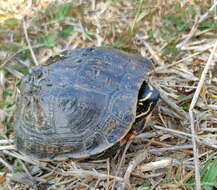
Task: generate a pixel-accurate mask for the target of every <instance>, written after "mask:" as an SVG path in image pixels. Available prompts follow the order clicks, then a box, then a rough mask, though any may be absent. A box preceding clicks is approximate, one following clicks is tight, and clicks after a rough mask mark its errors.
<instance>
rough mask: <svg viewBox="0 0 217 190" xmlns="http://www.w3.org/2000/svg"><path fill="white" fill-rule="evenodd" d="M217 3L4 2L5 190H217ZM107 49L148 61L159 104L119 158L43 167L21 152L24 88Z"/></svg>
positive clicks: (0, 122) (1, 126)
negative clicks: (49, 67) (40, 69)
mask: <svg viewBox="0 0 217 190" xmlns="http://www.w3.org/2000/svg"><path fill="white" fill-rule="evenodd" d="M216 4H217V1H215V0H213V1H209V0H204V1H196V0H191V1H190V0H189V1H187V0H183V1H178V0H168V1H164V0H162V1H157V0H125V1H121V0H87V1H82V0H80V1H72V0H71V1H52V0H46V1H40V0H38V1H30V0H29V1H28V0H27V1H24V0H17V1H15V0H7V1H1V2H0V44H1V45H0V170H1V172H0V186H1V189H50V190H53V189H68V190H69V189H76V190H77V189H82V190H84V189H124V188H125V189H140V190H146V189H156V190H160V189H205V190H209V189H215V188H217V154H216V149H217V119H216V118H217V64H216V62H217V50H216V47H217V43H216V42H217V8H216ZM91 46H110V47H115V48H120V49H123V50H125V51H128V52H133V53H139V54H142V55H143V56H144V57H147V58H149V59H151V60H152V61H153V63H154V66H155V70H154V71H152V72H151V73H150V83H152V85H154V86H155V87H156V88H158V89H159V91H160V93H161V100H160V101H159V103H158V105H157V107H156V109H155V110H154V112H153V113H152V115H151V117H150V118H149V119H148V121H147V123H146V127H145V131H144V132H143V133H142V134H140V135H139V136H137V137H135V138H133V139H131V140H130V141H129V142H128V143H127V144H126V145H125V146H123V147H122V148H120V150H119V151H118V152H117V154H116V156H115V157H114V158H108V159H105V160H97V161H87V162H74V161H71V160H67V161H63V162H41V161H38V160H35V159H31V158H29V157H27V156H26V155H23V154H21V153H20V152H18V151H16V150H15V148H14V144H13V138H14V127H15V125H14V117H13V116H14V111H15V109H16V100H17V97H18V96H19V81H20V79H21V78H22V77H23V76H24V75H26V74H28V73H29V72H30V71H31V68H32V67H33V66H34V65H40V64H44V63H46V61H47V59H48V58H49V57H50V56H53V55H57V54H59V53H61V52H62V51H64V50H67V49H74V48H80V47H91Z"/></svg>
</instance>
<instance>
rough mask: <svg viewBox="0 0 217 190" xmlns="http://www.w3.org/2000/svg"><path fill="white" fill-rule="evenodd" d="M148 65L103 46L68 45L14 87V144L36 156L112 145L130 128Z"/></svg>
mask: <svg viewBox="0 0 217 190" xmlns="http://www.w3.org/2000/svg"><path fill="white" fill-rule="evenodd" d="M151 69H152V64H151V63H150V62H149V61H148V60H146V59H145V58H143V57H142V56H140V55H134V54H130V53H126V52H123V51H121V50H117V49H114V48H108V47H93V48H81V49H76V50H68V51H65V52H63V53H61V55H59V56H56V57H54V58H51V59H49V60H48V62H47V64H45V65H44V66H36V67H34V68H33V69H32V73H31V74H29V75H27V76H25V77H24V78H23V80H22V82H21V86H20V91H21V94H20V98H19V99H18V103H17V110H16V118H15V120H16V121H15V125H16V146H17V149H18V150H20V151H22V152H24V153H26V154H29V155H31V156H33V157H37V158H39V159H58V158H72V159H83V158H87V157H89V156H95V155H96V154H98V153H101V154H102V153H104V152H106V150H107V149H108V150H111V149H112V147H113V146H114V147H118V146H117V144H118V143H119V142H120V141H121V139H123V138H124V137H125V136H126V135H127V133H128V132H129V131H130V129H131V128H132V127H133V123H134V121H135V116H136V106H137V98H138V92H139V89H140V87H141V85H142V83H143V81H144V80H146V79H147V72H148V71H150V70H151Z"/></svg>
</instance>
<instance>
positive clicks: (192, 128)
mask: <svg viewBox="0 0 217 190" xmlns="http://www.w3.org/2000/svg"><path fill="white" fill-rule="evenodd" d="M216 49H217V41H216V42H215V45H214V48H213V49H212V52H211V54H210V56H209V59H208V61H207V63H206V66H205V68H204V70H203V72H202V75H201V78H200V81H199V83H198V86H197V89H196V91H195V93H194V96H193V99H192V101H191V105H190V108H189V116H190V123H191V134H192V144H193V151H194V164H195V181H196V189H197V190H201V182H200V170H199V159H198V149H197V144H196V133H195V129H194V115H193V109H194V106H195V105H196V103H197V100H198V97H199V95H200V92H201V89H202V87H203V84H204V81H205V78H206V74H207V72H208V70H209V67H210V65H211V63H212V59H213V57H214V54H215V51H216Z"/></svg>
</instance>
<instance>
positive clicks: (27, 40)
mask: <svg viewBox="0 0 217 190" xmlns="http://www.w3.org/2000/svg"><path fill="white" fill-rule="evenodd" d="M23 32H24V35H25V38H26V42H27V44H28V48H29V51H30V53H31V55H32V59H33V61H34V63H35V65H39V63H38V61H37V59H36V56H35V53H34V51H33V49H32V46H31V43H30V40H29V36H28V32H27V27H26V22H25V18H24V19H23Z"/></svg>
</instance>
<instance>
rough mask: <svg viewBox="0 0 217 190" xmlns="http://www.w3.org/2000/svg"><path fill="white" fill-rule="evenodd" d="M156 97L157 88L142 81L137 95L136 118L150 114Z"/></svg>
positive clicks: (157, 94)
mask: <svg viewBox="0 0 217 190" xmlns="http://www.w3.org/2000/svg"><path fill="white" fill-rule="evenodd" d="M158 99H159V92H158V90H157V89H155V88H154V87H152V86H151V85H149V84H147V83H145V82H144V83H143V84H142V87H141V89H140V91H139V95H138V103H137V111H136V118H140V117H145V116H147V115H148V114H150V113H151V111H152V110H153V108H154V106H155V105H156V103H157V101H158Z"/></svg>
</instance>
